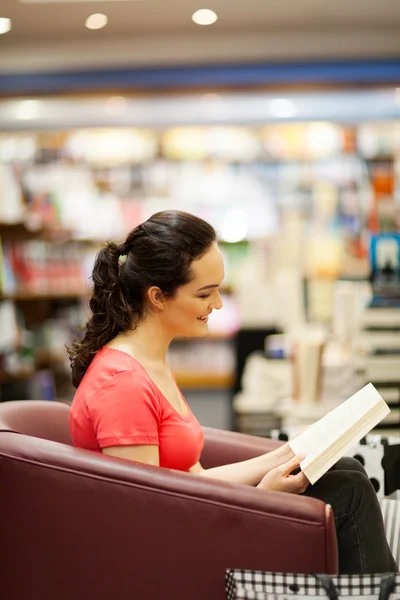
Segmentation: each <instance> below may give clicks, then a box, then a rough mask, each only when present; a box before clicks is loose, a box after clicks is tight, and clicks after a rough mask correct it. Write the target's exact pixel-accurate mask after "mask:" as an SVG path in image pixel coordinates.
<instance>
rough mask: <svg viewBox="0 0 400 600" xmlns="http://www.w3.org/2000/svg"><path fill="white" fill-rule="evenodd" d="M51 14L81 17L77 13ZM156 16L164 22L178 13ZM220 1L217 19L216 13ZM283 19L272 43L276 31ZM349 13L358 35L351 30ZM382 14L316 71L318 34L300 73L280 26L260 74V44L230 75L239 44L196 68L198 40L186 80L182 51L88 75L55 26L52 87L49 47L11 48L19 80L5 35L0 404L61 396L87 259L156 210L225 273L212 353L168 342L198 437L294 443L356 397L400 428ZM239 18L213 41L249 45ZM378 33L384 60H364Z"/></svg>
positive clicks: (390, 21) (84, 293) (67, 389)
mask: <svg viewBox="0 0 400 600" xmlns="http://www.w3.org/2000/svg"><path fill="white" fill-rule="evenodd" d="M253 3H254V4H257V6H258V7H259V5H260V4H261V3H260V2H255V0H254V2H253ZM17 4H18V3H17ZM23 4H24V3H21V4H20V7H19V8H18V10H17V12H16V19H17V21H16V22H17V24H18V23H19V22H20V21H19V20H18V19H20V18H21V14H22V8H21V6H23ZM31 4H33V3H31V2H27V3H26V6H27V5H31ZM50 4H51V3H50ZM56 4H57V8H58V6H63V7H64V8H65V7H71V6H72V4H73V5H74V6H75V5H76V6H79V8H80V9H81V10H83V7H85V11H86V12H85V14H86V13H88V14H89V11H88V10H87V5H88V4H90V3H80V2H78V3H72V4H68V3H63V2H58V3H56ZM139 4H142V3H135V2H119V3H116V2H105V3H102V5H101V6H102V7H103V8H102V10H103V9H104V10H105V8H104V7H107V6H108V5H113V6H114V8H113V10H117V9H116V8H115V5H118V11H119V12H118V14H119V15H120V18H121V19H122V16H123V15H124V14H125V15H128V14H129V15H130V14H131V13H130V12H129V11H132V10H133V9H132V6H133V5H136V6H137V5H139ZM147 4H151V3H148V2H143V5H147ZM153 4H159V3H158V2H155V3H153ZM171 4H172V5H174V8H175V12H176V14H178V12H179V11H178V7H181V8H182V6H183V5H182V3H181V2H172V3H171ZM189 4H193V3H189ZM217 4H218V5H221V12H222V13H223V11H222V7H223V6H226V4H227V2H219V3H217ZM280 4H281V5H285V6H286V13H285V12H282V6H281V8H280V9H279V10H281V12H282V14H281V24H282V26H284V25H285V23H286V21H285V19H286V20H287V21H290V19H292V20H293V15H289V14H288V11H287V9H288V6H287V5H288V3H280ZM317 4H318V5H320V6H322V4H323V5H324V6H325V3H322V2H312V1H311V0H309V1H307V2H305V7H311V8H312V6H314V5H317ZM338 4H339V5H340V7H342V8H343V12H342V13H340V14H342V17H343V19H345V18H348V19H349V18H350V17H351V15H352V14H353V13H354V7H353V9H352V11H353V12H352V11H350V13H351V14H350V13H349V12H346V10H347V9H346V8H345V4H344V3H342V2H339V3H338ZM354 4H355V5H357V6H358V7H359V13H358V16H359V19H358V20H357V13H354V14H353V17H354V19H355V23H356V25H362V24H363V23H364V20H365V18H366V13H365V11H364V12H363V11H362V10H361V7H360V3H359V2H355V3H354ZM372 4H373V3H371V2H366V3H364V7H365V6H366V5H368V6H370V5H372ZM395 4H396V3H394V2H382V3H380V7H381V12H378V13H376V14H375V13H371V14H370V15H369V18H370V26H369V29H368V28H367V30H366V31H365V30H364V31H363V33H360V31H359V27H358V29H357V31H358V34H357V35H358V38H359V43H360V47H359V49H358V50H357V48H356V47H355V46H356V41H357V40H356V41H355V40H354V36H353V38H352V40H353V42H352V44H350V45H347V46H346V40H348V39H349V38H351V36H352V33H351V30H349V31H348V37H347V36H345V35H344V33H343V32H344V29H343V28H342V29H341V28H338V29H337V30H335V28H334V27H333V28H332V27H331V28H330V29H329V35H327V38H326V48H328V50H329V48H333V47H336V48H337V50H336V52H337V54H336V55H335V54H334V53H332V52H333V51H331V50H329V51H327V55H325V56H324V55H323V52H322V51H321V48H322V49H323V47H324V43H323V38H324V35H323V34H324V29H323V26H322V25H320V26H318V22H316V23H315V24H314V25H315V26H314V27H313V29H312V32H313V34H314V38H315V36H317V35H318V36H319V38H318V39H314V42H313V41H312V39H313V38H312V36H311V37H309V40H310V48H312V47H313V44H314V51H313V52H314V54H313V53H312V52H311V55H308V56H306V57H305V55H304V52H303V55H301V54H299V55H296V52H297V49H296V44H297V45H299V43H300V42H299V31H300V32H301V28H300V30H297V29H296V28H295V27H294V25H293V23H291V26H292V28H293V30H292V34H293V40H294V42H293V44H294V46H293V48H292V54H291V55H288V54H287V52H288V49H287V47H286V44H285V52H283V50H282V53H283V54H282V56H281V57H279V56H278V57H277V56H276V55H272V56H270V55H268V52H269V53H270V54H271V52H270V46H269V45H268V43H266V49H265V53H266V56H263V57H261V56H260V55H257V56H256V55H254V56H250V55H249V54H246V52H244V54H243V56H242V60H240V55H239V54H238V52H239V50H238V48H237V47H236V45H235V50H232V54H231V61H229V56H225V54H226V51H224V52H225V54H224V53H222V54H220V55H219V54H218V52H217V50H215V51H214V55H213V57H211V56H208V59H207V56H206V57H205V58H204V59H203V60H202V54H201V51H200V50H198V51H197V52H198V53H197V54H196V55H194V54H193V52H194V51H193V47H194V46H195V45H196V44H197V45H196V47H198V46H199V42H200V41H201V39H202V38H199V39H198V40H197V41H196V40H193V47H192V46H191V44H190V40H189V41H188V40H187V38H186V43H187V47H188V53H189V54H191V58H190V60H191V61H192V63H193V64H191V65H188V64H187V63H188V61H189V59H188V58H187V57H186V58H182V55H181V59H180V60H179V57H175V58H171V61H170V64H165V60H162V58H161V54H160V56H159V57H158V59H157V57H153V64H152V65H150V66H149V59H148V56H147V58H146V60H145V59H144V60H143V65H142V67H143V68H142V69H141V68H140V67H141V63H140V56H138V55H135V58H134V60H133V59H132V67H131V68H130V67H129V64H128V62H127V60H126V57H125V59H124V64H123V68H122V65H118V68H117V67H115V68H111V67H110V62H107V60H106V59H104V62H103V63H102V62H101V61H102V57H104V56H105V46H104V44H103V45H101V43H100V42H99V41H98V42H97V43H99V55H98V56H97V58H95V59H93V60H94V62H93V61H92V64H90V60H89V62H88V64H87V65H78V64H77V58H76V56H77V54H76V51H74V50H73V44H72V42H71V41H70V40H69V37H68V35H70V29H68V27H69V28H70V27H71V24H70V21H68V27H67V28H66V31H65V35H64V37H63V33H62V24H61V22H59V21H56V22H55V26H54V28H53V38H54V35H56V34H57V32H58V31H60V32H61V33H60V36H61V38H60V44H61V46H60V47H59V49H58V54H57V59H58V60H59V69H58V70H57V68H56V67H57V64H56V62H55V61H56V58H55V57H54V56H53V55H51V53H50V55H49V54H48V50H49V48H50V47H51V46H50V42H51V40H52V39H53V38H49V39H45V40H44V42H43V52H42V54H40V49H39V50H38V49H37V48H38V47H36V50H35V47H34V45H33V42H32V40H30V42H31V43H32V55H31V56H30V57H29V48H30V46H29V44H28V43H26V42H25V46H24V48H25V51H24V56H25V58H26V56H27V54H26V53H28V59H27V62H24V61H23V60H22V47H23V46H22V36H23V34H24V27H25V28H27V27H28V25H27V23H25V21H24V22H23V21H21V23H22V25H21V28H20V30H19V36H20V37H18V36H17V38H16V41H15V42H14V43H13V40H12V38H11V37H9V38H8V39H9V40H11V41H7V42H6V43H4V46H3V49H4V50H6V51H8V52H9V54H8V58H3V59H1V60H0V94H1V96H0V238H1V248H0V252H1V254H0V285H1V288H0V289H1V301H0V332H1V334H0V399H1V400H10V399H11V400H12V399H22V398H44V399H48V400H53V399H66V400H70V399H71V398H72V395H73V392H74V390H73V388H72V385H71V382H70V368H69V361H68V357H67V353H66V350H65V345H66V344H69V343H70V342H71V340H72V339H73V338H74V337H76V335H77V333H78V328H79V326H80V325H82V324H84V323H85V319H86V314H87V304H88V299H89V298H90V273H91V268H92V265H93V260H94V257H95V255H96V252H97V251H98V250H99V248H100V247H101V245H102V244H103V243H104V242H105V241H107V240H110V239H112V240H122V239H123V238H124V237H125V236H126V235H127V233H128V232H129V231H130V230H131V229H132V228H133V227H135V226H136V225H137V224H139V223H140V222H142V221H143V220H145V219H146V218H147V217H149V216H150V215H151V214H153V213H154V212H157V211H159V210H165V209H169V208H174V209H182V210H185V211H188V212H192V213H194V214H197V215H199V216H201V217H203V218H204V219H206V220H207V221H209V222H210V223H212V225H213V226H214V227H215V228H216V230H217V233H218V238H219V242H220V247H221V250H222V252H223V254H224V257H225V262H226V278H225V281H224V282H223V286H222V295H223V300H224V308H223V310H221V311H219V312H217V313H215V314H214V315H213V316H212V318H211V319H210V322H209V335H208V336H207V337H205V338H202V339H190V340H189V339H179V340H175V341H174V342H173V344H172V346H171V348H170V351H169V360H170V364H171V367H172V369H173V371H174V373H175V375H176V378H177V381H178V384H179V385H180V386H181V388H182V390H183V392H184V393H185V395H186V397H187V399H188V401H189V404H191V406H192V408H193V410H194V412H195V413H196V414H197V416H198V417H199V419H200V421H201V422H202V424H204V425H213V426H215V427H221V428H234V429H237V430H239V431H244V432H248V433H258V434H261V435H270V434H271V431H274V430H277V429H282V428H285V429H286V430H290V428H291V427H295V426H298V425H299V423H300V424H307V423H308V422H309V421H310V420H311V421H313V420H315V417H316V416H320V415H321V416H322V414H324V413H325V412H326V411H327V410H329V409H330V408H332V407H333V406H334V405H336V404H337V403H338V402H340V401H341V400H343V399H345V398H346V397H348V396H349V395H351V394H352V393H353V392H355V391H356V390H357V389H359V387H361V386H362V385H363V384H364V383H366V382H368V381H372V382H373V383H374V384H375V385H376V386H377V388H378V389H379V390H380V391H381V393H382V395H383V397H384V398H385V400H386V401H387V402H389V403H390V405H391V407H392V412H391V414H390V415H389V417H388V418H387V420H386V422H385V423H384V424H383V425H382V426H381V427H383V428H387V429H389V430H390V431H395V430H399V429H400V310H399V307H400V237H399V235H398V232H399V227H400V44H399V42H398V40H399V39H400V35H399V34H400V31H399V29H400V7H399V5H398V3H397V4H396V6H395ZM385 5H387V8H388V10H387V12H386V17H387V21H385V23H386V27H387V28H388V30H387V31H386V30H385V28H384V23H383V21H382V19H381V21H380V22H379V23H378V25H379V27H378V25H376V23H377V21H376V19H377V15H380V17H381V16H382V14H381V13H382V10H383V7H384V6H385ZM43 6H44V5H43V4H40V3H39V7H40V10H42V11H43V10H45V9H44V8H43ZM46 6H47V5H46ZM128 6H129V7H130V8H129V9H128ZM124 7H125V8H124ZM51 8H52V9H54V8H55V7H54V3H53V5H52V6H51ZM197 8H198V7H197ZM254 8H255V7H254ZM389 8H390V11H389ZM396 8H397V10H396ZM29 9H32V6H29ZM36 9H37V6H35V10H36ZM275 9H276V11H278V8H277V6H275ZM46 10H49V9H48V8H46ZM50 10H51V9H50ZM75 10H76V9H75V8H74V9H72V14H75V12H74V11H75ZM124 10H125V13H124ZM143 10H144V9H143ZM182 10H183V8H182ZM263 10H264V9H263ZM2 12H3V8H2V9H1V10H0V13H2ZM11 12H12V8H11V5H10V10H9V11H8V13H9V14H11ZM186 12H187V10H186ZM192 12H194V11H189V13H190V14H191V13H192ZM278 12H279V11H278ZM367 12H368V11H367ZM4 13H5V11H4ZM239 13H240V11H238V14H237V19H238V20H237V26H238V28H237V33H236V38H235V35H234V34H235V30H234V29H232V28H231V29H230V30H229V32H230V33H229V35H231V37H232V40H231V41H233V40H234V39H237V40H238V41H240V40H241V39H242V38H241V36H242V37H243V36H244V35H248V34H249V32H250V31H251V29H250V25H249V23H247V25H246V24H245V25H243V26H241V23H242V21H241V15H242V13H240V14H239ZM24 14H25V13H24ZM44 14H45V13H42V16H44ZM52 14H53V15H54V14H55V13H54V12H53V13H52ZM82 14H83V13H82ZM174 14H175V13H174ZM256 14H257V13H255V14H254V15H253V17H252V23H253V25H254V22H255V21H256V16H255V15H256ZM262 14H263V15H264V13H262ZM346 15H347V17H346ZM0 16H2V14H0ZM7 16H8V15H6V14H4V17H7ZM322 16H324V15H322ZM367 16H368V15H367ZM172 17H173V15H172V16H171V15H169V16H168V18H167V23H166V27H167V26H169V27H170V29H168V34H169V35H172V34H171V31H174V30H173V29H171V22H173V21H171V19H172ZM189 17H190V15H189ZM310 18H311V17H310ZM321 19H322V17H321ZM178 21H179V19H178ZM220 21H221V16H220V18H219V19H218V23H220ZM322 21H323V19H322ZM378 21H379V19H378ZM110 22H111V21H110ZM158 24H159V21H158ZM374 24H375V25H376V27H378V29H379V32H380V35H381V36H383V38H385V39H386V50H385V52H386V54H385V53H384V54H382V46H380V48H381V49H380V50H378V49H377V48H378V46H377V37H376V36H374V35H373V31H374V30H373V27H374V26H375V25H374ZM231 25H232V24H231ZM261 25H262V24H261ZM261 25H260V26H259V28H258V30H257V31H258V35H260V34H261V32H262V26H261ZM45 26H46V23H45V25H42V27H45ZM136 26H138V25H136ZM324 26H325V25H324ZM352 26H353V27H354V26H355V25H354V23H352ZM36 27H39V26H36ZM47 27H48V28H49V29H50V30H51V24H49V23H47ZM121 27H124V23H123V19H122V20H121ZM149 27H150V26H149ZM270 27H271V25H270ZM57 28H59V29H57ZM16 30H17V33H18V27H16ZM389 30H390V32H389V33H390V35H389V34H388V31H389ZM13 31H14V29H11V31H10V32H8V33H7V36H11V35H12V32H13ZM27 31H28V30H27ZM149 31H150V30H149ZM288 31H289V30H288ZM335 31H336V34H335V35H334V33H335ZM393 31H395V33H396V35H395V36H394V37H393ZM35 32H36V34H37V35H39V33H43V31H41V30H40V28H39V29H37V31H36V30H34V33H35ZM222 32H223V30H222ZM368 32H369V36H370V37H368V35H366V33H367V34H368ZM45 33H46V32H45ZM67 34H68V35H67ZM125 34H126V31H125V33H124V35H125ZM148 35H149V36H150V35H153V36H156V35H158V36H160V35H161V33H160V30H159V29H157V28H155V30H154V31H152V32H149V34H148ZM182 35H183V34H182ZM185 35H187V33H185ZM202 35H204V34H202ZM220 35H222V34H220ZM226 35H228V34H226ZM271 35H272V34H271ZM32 36H33V34H32ZM143 36H144V34H143ZM143 36H142V38H141V42H143ZM286 36H287V37H286V38H284V40H287V39H290V32H289V33H287V32H286ZM296 36H297V37H296ZM303 36H306V37H307V32H306V31H303ZM390 36H392V37H390ZM396 36H397V37H396ZM2 38H4V39H5V38H6V36H0V52H1V49H2V45H1V44H2V43H3V39H2ZM358 38H357V39H358ZM32 39H33V37H32ZM394 39H397V45H396V43H395V42H394V41H393V40H394ZM284 40H283V41H281V44H282V46H281V48H283V42H284ZM296 40H297V41H296ZM318 40H319V41H318ZM335 40H336V42H337V43H336V45H335V43H334V41H335ZM343 40H344V41H343ZM368 40H371V43H370V44H369V43H368ZM390 40H392V41H390ZM108 41H109V40H108ZM53 42H54V44H55V41H54V40H53ZM195 42H196V43H195ZM83 43H84V41H83V39H82V40H81V41H79V40H77V42H76V47H78V48H79V44H83ZM87 43H88V42H87V41H85V44H87ZM160 43H161V42H160ZM46 44H47V45H46ZM68 44H70V45H68ZM93 44H94V45H93V48H94V54H95V49H96V45H95V42H93ZM166 44H167V42H166ZM182 44H183V41H182ZM213 44H214V46H215V44H216V42H215V39H214V40H211V46H212V45H213ZM302 44H303V47H304V48H305V47H307V42H306V39H304V40H303V41H302ZM374 44H375V45H374ZM390 44H392V45H391V46H390ZM361 46H362V50H363V52H361ZM82 47H83V46H82ZM60 48H61V49H60ZM63 48H64V49H65V51H64V50H62V49H63ZM68 48H71V57H72V58H71V61H70V62H68V51H67V49H68ZM224 48H225V46H224ZM161 50H162V49H159V52H161ZM35 52H36V54H35ZM171 52H172V51H171ZM321 52H322V53H321ZM285 53H286V54H285ZM363 53H364V55H366V57H364V59H363V60H361V59H360V58H359V55H363ZM206 54H207V53H206ZM45 55H46V60H45V59H44V57H45ZM364 55H363V56H364ZM3 56H4V55H3ZM10 57H11V58H10ZM277 58H278V59H279V58H281V59H283V58H284V59H285V60H286V62H285V63H283V62H282V63H281V64H280V63H279V60H278V61H277V60H276V59H277ZM333 58H334V59H338V58H340V61H338V60H336V62H332V59H333ZM355 58H357V61H356V60H355ZM255 59H257V62H255ZM306 59H307V60H306ZM24 60H25V59H24ZM35 60H36V63H35ZM157 60H158V63H157ZM218 60H220V63H219V64H218ZM274 60H275V62H274ZM296 60H297V62H296ZM46 61H47V62H46ZM74 61H75V62H74ZM221 61H225V65H224V66H221ZM246 61H247V62H246ZM250 61H253V62H250ZM324 61H325V62H324ZM189 62H190V61H189ZM184 63H186V64H185V66H182V65H183V64H184ZM212 63H215V64H212ZM160 65H161V66H160ZM174 65H178V66H174ZM179 65H180V66H179ZM199 65H201V66H199ZM207 65H208V66H207ZM68 68H69V69H70V70H69V71H68ZM74 68H75V69H76V71H75V72H74ZM101 68H102V70H101ZM85 69H86V70H85ZM85 75H86V77H85Z"/></svg>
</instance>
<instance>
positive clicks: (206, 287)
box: [197, 283, 219, 292]
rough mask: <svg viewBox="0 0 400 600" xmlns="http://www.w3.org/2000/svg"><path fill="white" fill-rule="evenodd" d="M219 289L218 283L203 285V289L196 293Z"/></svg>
mask: <svg viewBox="0 0 400 600" xmlns="http://www.w3.org/2000/svg"><path fill="white" fill-rule="evenodd" d="M217 287H219V284H218V283H212V284H211V285H205V286H204V287H202V288H200V289H199V290H197V291H198V292H202V291H203V290H209V289H211V288H217Z"/></svg>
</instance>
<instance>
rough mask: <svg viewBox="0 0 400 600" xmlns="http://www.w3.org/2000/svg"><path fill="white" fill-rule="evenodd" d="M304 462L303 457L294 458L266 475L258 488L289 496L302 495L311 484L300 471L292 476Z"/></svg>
mask: <svg viewBox="0 0 400 600" xmlns="http://www.w3.org/2000/svg"><path fill="white" fill-rule="evenodd" d="M302 460H303V459H302V458H301V457H299V456H294V457H293V458H291V459H290V460H289V461H287V462H285V463H284V464H282V465H280V466H278V467H274V468H273V469H271V470H270V471H269V472H268V473H267V474H266V475H264V477H263V478H262V479H261V481H260V483H259V484H258V486H257V487H258V488H262V489H264V490H276V491H278V492H288V493H289V494H302V493H303V492H304V491H305V490H306V489H307V487H308V485H309V483H310V482H309V481H308V479H307V477H306V476H305V475H304V473H303V471H300V472H299V473H297V474H296V475H291V473H292V471H294V470H295V469H297V468H298V466H299V465H300V463H301V461H302Z"/></svg>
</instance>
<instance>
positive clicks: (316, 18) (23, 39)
mask: <svg viewBox="0 0 400 600" xmlns="http://www.w3.org/2000/svg"><path fill="white" fill-rule="evenodd" d="M199 8H211V9H213V10H215V12H217V14H218V16H219V19H218V21H217V23H216V24H215V25H212V26H210V27H199V26H197V25H195V24H194V23H193V22H192V21H191V15H192V13H193V12H195V11H196V10H198V9H199ZM93 12H103V13H105V14H106V15H107V16H108V19H109V23H108V25H107V27H105V28H104V29H101V30H97V31H89V30H87V29H86V28H85V27H84V21H85V19H86V17H87V16H88V15H90V14H91V13H93ZM0 17H9V18H11V19H12V30H11V32H9V33H7V34H5V35H2V36H0V72H10V71H26V70H34V69H55V68H60V69H68V68H86V67H95V68H96V67H100V66H114V65H115V66H117V65H123V66H127V65H130V64H132V65H139V64H141V65H150V64H185V63H194V62H196V63H207V62H208V63H212V62H214V63H215V62H232V61H234V62H238V61H252V60H255V61H259V60H266V61H274V60H275V61H276V60H298V59H307V60H308V59H325V58H357V59H359V58H361V59H362V58H383V57H385V58H395V57H400V0H335V1H334V2H331V1H329V0H246V1H245V2H243V1H242V0H204V3H203V1H201V0H168V2H166V0H127V1H118V0H117V1H115V0H112V1H110V0H109V1H107V0H106V1H97V2H93V1H88V2H77V1H72V2H63V1H61V0H54V1H53V2H48V1H47V2H45V3H43V2H39V3H38V2H35V1H33V0H29V1H28V2H27V1H25V2H21V1H19V0H0Z"/></svg>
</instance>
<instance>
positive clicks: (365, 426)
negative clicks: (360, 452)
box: [301, 402, 390, 484]
mask: <svg viewBox="0 0 400 600" xmlns="http://www.w3.org/2000/svg"><path fill="white" fill-rule="evenodd" d="M389 412H390V409H389V407H388V406H387V405H386V404H385V403H384V402H383V403H382V404H379V405H377V406H375V408H373V409H371V410H370V415H367V416H366V417H365V418H364V419H363V420H362V421H360V422H359V423H357V424H356V425H355V426H354V427H353V428H352V429H350V430H349V431H348V432H347V434H346V435H344V436H343V437H342V438H340V439H339V440H338V441H337V442H336V443H334V444H333V445H332V446H331V447H330V448H328V449H327V450H325V451H324V452H323V453H322V454H321V455H320V456H319V457H317V458H316V459H315V460H314V461H311V462H310V464H308V465H307V464H306V461H307V460H308V459H305V460H303V461H302V462H301V468H302V470H303V472H304V474H305V475H306V477H307V479H308V480H309V481H310V483H312V484H313V483H315V482H316V481H318V479H319V478H320V477H322V475H323V474H324V473H326V471H327V470H328V469H330V468H331V467H332V466H333V465H334V464H335V463H336V462H337V461H338V460H339V458H342V456H344V455H345V454H346V453H347V452H348V451H349V450H350V448H352V447H353V446H354V445H355V444H357V443H358V442H359V441H360V440H361V438H363V437H364V436H365V435H367V433H368V432H369V431H371V429H372V428H373V427H375V426H376V425H377V424H378V423H379V422H380V421H381V420H382V419H383V418H384V417H385V416H386V415H387V414H388V413H389Z"/></svg>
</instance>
